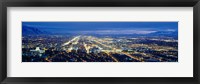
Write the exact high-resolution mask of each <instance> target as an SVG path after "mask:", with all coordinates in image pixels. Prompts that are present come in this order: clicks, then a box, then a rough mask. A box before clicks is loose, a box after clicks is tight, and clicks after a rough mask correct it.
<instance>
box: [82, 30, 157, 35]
mask: <svg viewBox="0 0 200 84" xmlns="http://www.w3.org/2000/svg"><path fill="white" fill-rule="evenodd" d="M154 32H157V31H150V30H149V31H148V30H96V31H79V33H82V34H150V33H154Z"/></svg>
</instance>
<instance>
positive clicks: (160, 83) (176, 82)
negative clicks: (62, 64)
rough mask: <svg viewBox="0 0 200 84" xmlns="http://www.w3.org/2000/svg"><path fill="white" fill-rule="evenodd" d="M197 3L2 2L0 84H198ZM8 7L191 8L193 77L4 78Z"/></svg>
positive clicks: (145, 0)
mask: <svg viewBox="0 0 200 84" xmlns="http://www.w3.org/2000/svg"><path fill="white" fill-rule="evenodd" d="M199 1H200V0H1V1H0V26H1V27H0V83H1V84H35V83H37V84H40V83H41V84H54V83H55V84H66V83H68V84H101V83H104V84H200V82H199V81H200V80H199V79H200V74H199V70H200V69H199V68H200V64H199V63H200V62H199V61H200V58H199V52H198V51H199V48H200V46H199V42H200V41H199V37H200V34H199V27H200V2H199ZM7 7H193V20H194V22H193V27H194V28H193V36H194V37H193V39H194V41H193V42H194V46H193V49H194V51H193V52H194V55H193V56H194V57H193V58H194V59H193V61H194V62H193V66H194V69H193V70H194V71H193V72H194V74H193V77H83V78H81V77H7Z"/></svg>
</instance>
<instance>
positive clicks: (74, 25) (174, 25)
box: [22, 22, 178, 34]
mask: <svg viewBox="0 0 200 84" xmlns="http://www.w3.org/2000/svg"><path fill="white" fill-rule="evenodd" d="M22 27H23V30H26V31H29V30H27V29H28V28H36V29H37V30H40V31H45V32H51V33H77V34H79V33H80V34H150V33H155V32H160V31H169V32H175V31H178V22H22Z"/></svg>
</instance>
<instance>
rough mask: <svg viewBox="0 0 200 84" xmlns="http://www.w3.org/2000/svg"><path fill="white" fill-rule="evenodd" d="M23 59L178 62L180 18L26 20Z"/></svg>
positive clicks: (23, 26)
mask: <svg viewBox="0 0 200 84" xmlns="http://www.w3.org/2000/svg"><path fill="white" fill-rule="evenodd" d="M22 62H178V22H22Z"/></svg>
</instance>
